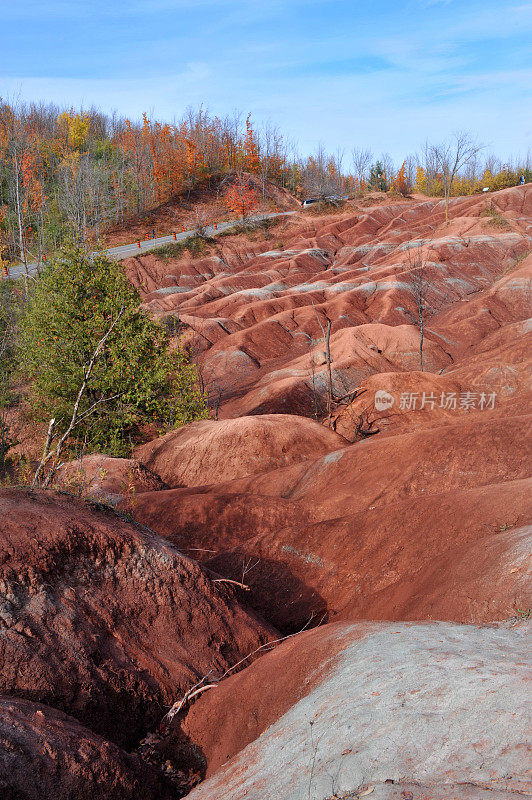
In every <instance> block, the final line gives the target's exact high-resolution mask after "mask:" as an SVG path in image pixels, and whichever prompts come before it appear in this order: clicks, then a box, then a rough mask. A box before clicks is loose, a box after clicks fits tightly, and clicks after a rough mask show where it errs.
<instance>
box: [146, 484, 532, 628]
mask: <svg viewBox="0 0 532 800" xmlns="http://www.w3.org/2000/svg"><path fill="white" fill-rule="evenodd" d="M531 488H532V484H531V481H530V479H524V480H516V481H510V482H500V483H497V484H492V485H484V486H480V487H473V488H470V489H460V488H453V489H451V490H450V491H447V492H441V493H438V492H434V491H433V492H430V493H425V492H423V491H421V492H420V493H419V494H416V495H414V496H411V497H409V498H407V499H406V500H400V501H396V502H392V503H383V504H381V505H379V506H375V505H372V506H370V507H369V508H368V509H365V508H362V509H358V510H357V511H351V512H349V510H348V506H347V503H344V508H343V515H342V516H336V515H335V516H333V518H331V519H328V520H324V521H322V522H319V523H317V522H315V521H314V520H315V513H314V508H313V505H312V503H311V504H309V506H307V505H306V504H303V503H301V502H297V501H289V500H286V499H283V498H266V497H261V496H249V495H247V496H246V495H228V494H222V495H213V494H212V493H209V492H207V493H204V494H200V493H195V494H194V493H193V492H194V490H185V491H186V493H185V492H184V490H175V491H174V492H168V493H167V492H162V493H152V494H145V495H140V496H139V498H138V506H137V507H136V508H135V511H134V513H135V514H136V515H138V517H139V518H140V519H143V520H145V521H147V522H148V523H149V524H151V525H153V526H155V527H156V528H158V529H159V530H160V531H161V532H162V533H164V534H165V535H166V536H167V537H168V538H170V539H171V540H172V541H174V542H175V543H176V544H177V546H179V547H186V548H188V549H189V551H190V552H191V553H192V554H193V555H194V556H195V557H197V558H198V559H200V560H201V561H203V562H206V563H207V565H208V566H209V567H211V568H212V569H214V570H215V571H216V572H218V573H220V574H222V575H224V576H227V577H228V578H230V579H233V580H237V581H239V582H244V583H245V584H246V585H247V586H248V587H249V589H250V591H249V593H247V594H246V601H247V602H248V603H249V604H250V605H252V606H253V607H254V608H255V609H256V610H257V611H258V612H259V613H260V614H261V615H263V616H264V617H266V618H267V619H269V620H270V622H271V623H272V624H273V625H275V627H277V628H279V629H281V630H283V631H285V632H294V631H297V630H300V629H301V627H303V626H304V625H307V624H308V623H309V622H310V623H311V624H313V625H315V624H317V623H319V622H322V621H324V620H333V619H337V618H339V617H341V618H347V619H402V620H405V619H407V620H414V619H448V620H456V621H458V622H493V621H496V620H504V619H507V618H508V617H510V616H512V615H513V614H515V613H516V612H517V609H523V608H524V609H526V608H529V607H530V605H532V597H531V596H530V572H529V570H528V569H527V564H526V562H527V554H528V553H529V552H530V530H527V529H524V530H521V529H520V526H522V525H523V524H525V523H527V522H528V520H529V519H530V517H531V514H532V504H531V500H530V497H531V496H532V495H531Z"/></svg>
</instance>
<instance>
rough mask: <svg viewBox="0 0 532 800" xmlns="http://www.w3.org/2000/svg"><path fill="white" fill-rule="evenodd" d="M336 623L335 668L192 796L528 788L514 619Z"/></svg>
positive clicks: (374, 795) (405, 795)
mask: <svg viewBox="0 0 532 800" xmlns="http://www.w3.org/2000/svg"><path fill="white" fill-rule="evenodd" d="M361 626H363V627H364V628H366V630H365V632H364V633H363V636H362V638H360V627H361ZM325 627H326V628H327V627H328V626H325ZM336 627H337V630H338V634H337V635H338V636H340V637H343V638H344V640H345V647H344V649H342V650H341V652H340V653H339V654H338V655H337V656H336V657H335V665H334V667H333V669H332V670H330V669H329V670H328V671H327V674H326V675H324V676H323V677H320V678H319V679H318V681H317V682H316V684H315V685H314V688H313V689H312V690H311V691H310V693H309V694H307V696H306V697H303V698H302V699H300V700H299V701H298V702H296V703H295V704H294V705H293V706H292V707H291V708H290V710H289V711H288V712H287V713H285V714H284V715H283V716H281V718H280V719H278V720H277V722H275V723H274V724H273V725H271V726H270V727H269V728H268V729H267V730H265V731H264V733H263V734H262V735H261V736H260V737H259V738H258V739H257V740H255V741H254V742H252V743H251V744H249V745H248V746H247V747H246V748H245V749H244V750H242V751H241V752H240V753H238V754H237V755H236V756H235V757H234V758H233V759H232V760H231V761H229V762H228V763H227V764H226V765H224V766H223V767H221V769H219V770H218V772H217V773H215V775H214V776H213V777H212V778H210V779H209V780H207V781H206V782H204V783H203V784H201V785H200V786H199V787H197V788H196V789H195V790H194V791H193V792H192V793H191V794H190V795H189V798H190V800H244V798H245V800H266V798H268V800H329V799H330V798H357V797H363V796H364V797H365V796H368V797H371V800H388V799H389V798H401V800H440V799H441V800H462V799H464V800H466V799H467V800H481V799H482V800H484V798H485V800H502V798H514V797H515V798H518V797H519V798H521V797H522V796H523V795H527V794H528V792H530V791H531V790H532V787H531V785H530V784H529V783H528V782H527V778H526V741H527V738H526V737H527V723H528V722H529V714H527V713H526V709H527V702H528V701H527V684H526V678H527V667H526V655H527V638H526V629H525V625H524V624H523V623H522V622H516V623H515V624H514V625H513V626H510V625H507V626H501V627H476V626H469V625H455V624H450V623H445V622H437V623H425V624H418V623H380V624H378V623H373V624H371V625H368V624H367V623H355V624H349V623H346V624H344V625H338V626H336ZM323 631H324V629H323V628H321V629H317V630H316V631H315V632H314V635H316V636H320V635H323ZM357 631H358V633H357ZM281 646H282V645H281ZM266 658H268V656H264V659H266ZM277 663H278V662H277ZM263 666H264V664H263ZM252 668H253V667H251V669H252ZM272 679H275V676H272ZM285 679H286V678H285V677H283V676H281V675H280V674H279V672H278V677H277V680H278V681H279V682H282V681H284V680H285ZM529 710H530V706H528V711H529ZM212 722H213V724H215V720H213V721H212ZM368 790H369V791H368ZM364 792H367V795H366V794H364Z"/></svg>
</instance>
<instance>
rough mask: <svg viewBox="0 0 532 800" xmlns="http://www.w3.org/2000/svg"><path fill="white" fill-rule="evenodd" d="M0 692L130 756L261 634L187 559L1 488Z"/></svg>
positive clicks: (120, 527)
mask: <svg viewBox="0 0 532 800" xmlns="http://www.w3.org/2000/svg"><path fill="white" fill-rule="evenodd" d="M0 515H1V518H2V528H1V541H2V551H1V552H2V562H1V565H0V585H1V587H2V597H1V602H2V605H1V609H0V626H1V639H0V693H2V694H4V695H11V696H16V697H20V698H25V699H29V700H33V701H37V702H42V703H45V704H47V705H50V706H53V707H55V708H57V709H60V710H62V711H65V712H67V713H68V714H70V715H72V716H74V717H75V718H76V719H77V720H79V721H80V722H81V723H82V724H84V725H86V726H87V727H90V728H91V730H93V731H94V732H95V733H98V734H101V735H104V736H106V737H107V738H110V739H111V740H113V741H115V742H116V743H117V744H119V745H122V746H124V745H127V746H131V745H132V744H134V743H135V742H136V741H138V740H139V738H140V737H141V736H142V735H144V733H145V732H146V731H147V730H148V729H149V728H150V727H153V726H154V725H155V724H157V723H158V721H159V720H160V719H161V717H162V716H163V714H164V713H165V709H166V708H168V707H169V706H170V705H171V704H172V703H173V702H174V701H175V699H176V698H177V697H179V696H180V695H181V694H183V693H184V692H185V691H186V690H187V689H188V688H189V687H190V686H191V685H192V684H194V683H195V682H196V680H197V679H198V678H200V677H201V676H203V675H205V674H206V673H208V672H209V671H212V673H213V674H216V673H223V672H224V671H225V670H226V669H227V668H228V667H230V666H232V665H233V664H235V663H236V662H237V661H239V660H240V659H241V658H242V657H244V656H246V655H247V654H248V653H250V652H252V651H253V650H255V649H256V648H257V647H258V646H259V645H260V644H262V643H263V642H264V641H266V640H267V639H268V637H271V636H272V635H273V631H271V629H269V628H268V627H267V626H265V625H264V624H263V623H261V622H260V621H259V620H257V619H256V618H254V617H253V616H252V615H250V614H249V613H248V612H246V611H245V610H244V609H243V608H242V607H241V606H240V605H239V604H238V603H237V602H236V601H235V600H234V599H233V598H232V596H231V592H230V590H229V589H228V588H227V587H226V585H225V584H218V583H213V582H212V580H211V579H210V578H209V577H207V575H206V574H205V573H204V572H203V571H202V569H201V568H200V567H199V566H198V564H197V563H196V562H195V561H192V560H190V559H188V558H185V557H184V556H183V555H181V554H180V553H179V552H178V551H177V550H175V549H174V548H173V547H172V546H171V545H170V544H168V543H167V542H164V541H163V540H161V539H159V538H158V537H157V536H154V535H153V534H151V533H150V532H149V531H147V530H145V529H141V528H139V527H137V526H135V525H133V524H131V523H129V522H126V521H124V520H122V519H120V518H119V517H117V516H116V515H114V514H113V513H112V512H111V511H109V510H105V508H104V509H103V510H99V509H98V508H96V507H94V506H92V507H91V506H90V505H87V504H84V503H82V502H80V501H75V500H73V499H71V498H68V497H61V496H59V495H54V494H49V493H43V492H32V491H20V490H14V489H12V490H5V489H4V490H2V491H1V492H0Z"/></svg>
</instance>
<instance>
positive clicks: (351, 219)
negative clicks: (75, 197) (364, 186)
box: [127, 185, 532, 418]
mask: <svg viewBox="0 0 532 800" xmlns="http://www.w3.org/2000/svg"><path fill="white" fill-rule="evenodd" d="M492 213H496V214H498V215H499V216H498V217H497V218H496V219H498V220H499V223H500V219H501V215H502V223H500V224H494V223H493V217H492ZM531 215H532V187H531V186H530V185H527V186H524V187H515V188H513V189H506V190H503V191H501V192H497V193H494V194H493V195H491V196H490V198H485V197H479V196H474V197H468V198H454V199H453V200H452V202H451V204H450V220H449V222H445V210H444V203H443V201H441V200H438V199H435V200H432V199H431V200H427V199H426V198H425V199H422V200H420V199H413V200H408V201H406V202H404V201H402V202H397V203H393V202H392V203H388V204H384V205H377V206H373V207H368V208H366V209H358V210H356V209H354V208H347V209H346V211H345V212H342V213H341V214H339V215H335V216H334V217H333V218H331V217H313V218H309V217H308V216H305V215H304V214H296V215H294V217H292V218H291V219H290V220H289V221H286V222H284V223H283V224H282V226H281V227H280V228H279V229H278V230H275V231H274V233H273V236H274V240H273V242H272V240H271V238H270V239H267V238H264V239H263V240H262V241H260V240H256V241H249V239H248V238H246V235H245V234H242V236H241V237H240V238H239V237H235V238H234V239H232V240H231V242H230V243H229V242H224V241H221V240H220V242H219V243H218V244H217V245H215V246H214V248H213V251H212V253H211V254H210V255H209V257H208V258H202V259H196V260H194V259H192V260H191V259H185V260H181V261H176V262H175V263H166V262H165V263H163V262H159V263H158V262H157V260H156V257H155V256H151V257H149V258H151V259H152V260H151V261H149V262H148V261H146V264H145V266H143V263H144V262H143V261H142V259H130V260H129V261H128V262H127V271H128V274H130V275H131V276H134V280H135V282H136V283H138V284H140V285H142V284H145V298H146V307H147V308H148V309H150V310H151V311H152V312H153V313H155V314H156V315H159V316H161V317H168V316H172V315H179V317H180V319H181V321H182V323H183V324H184V325H185V326H186V329H187V331H186V337H187V342H188V344H189V345H190V346H191V348H192V350H193V351H194V352H195V353H196V354H197V360H198V363H199V366H200V369H201V370H202V374H203V378H204V381H205V385H206V387H207V390H208V392H209V394H210V395H211V398H212V402H214V401H215V398H216V403H217V405H219V406H220V416H221V417H226V418H227V417H229V418H233V417H237V416H242V415H243V414H249V413H255V414H256V413H297V414H302V415H305V416H309V417H310V416H314V415H315V414H316V409H318V413H319V414H323V413H324V411H323V409H324V404H325V400H326V393H327V375H326V366H325V363H324V361H323V360H322V361H321V363H320V362H319V354H320V353H321V352H322V351H323V350H324V332H325V327H326V322H325V318H326V317H328V318H329V319H330V320H331V323H332V337H331V340H332V345H333V363H332V370H333V381H334V391H335V394H336V395H337V396H343V395H345V394H347V393H349V392H351V391H353V390H354V389H356V388H357V387H358V386H359V385H360V383H361V382H362V381H363V380H366V379H367V378H369V377H370V376H371V375H373V374H375V373H376V372H391V371H403V370H412V369H418V368H419V366H420V364H419V358H418V351H419V333H418V331H417V329H415V328H412V314H414V316H415V302H414V300H413V297H412V269H413V268H414V267H415V266H416V263H417V261H418V260H419V258H420V254H421V256H422V258H423V260H424V262H425V276H426V282H427V286H428V287H429V288H428V296H429V307H430V311H429V312H427V313H428V316H429V317H430V319H429V320H426V322H427V323H428V324H426V325H425V355H426V361H425V364H424V370H425V371H426V370H429V371H432V372H439V371H440V370H441V369H444V370H445V369H448V368H449V367H450V366H451V365H452V364H450V362H453V361H456V360H457V359H458V358H460V357H462V355H463V354H464V353H466V352H468V351H470V348H471V345H473V346H474V345H475V344H476V343H478V342H479V341H480V340H481V339H482V337H484V336H486V335H487V334H490V333H493V332H495V331H497V330H498V329H499V328H500V327H501V326H504V325H508V324H511V323H515V322H517V321H518V320H522V319H524V318H526V317H527V316H529V314H530V269H531V264H532V262H531V257H530V255H528V254H529V253H530V247H531V244H532V238H531V236H530V232H531V228H530V216H531ZM275 239H278V241H277V242H275ZM142 258H144V257H142ZM146 258H148V257H146ZM373 325H379V326H380V327H381V328H382V332H381V333H380V334H379V337H378V338H379V341H381V340H382V341H383V342H384V347H381V345H380V344H379V341H372V342H370V341H367V337H363V340H362V341H358V339H359V336H360V335H361V334H362V333H363V331H360V330H359V326H362V327H363V328H365V327H366V326H368V327H367V331H368V332H369V331H370V327H369V326H373ZM407 328H410V332H409V334H408V336H406V333H405V332H406V329H407ZM344 329H351V333H349V332H348V331H345V332H344ZM401 331H403V333H401ZM401 336H402V338H403V340H402V341H401V342H400V343H399V346H393V347H392V348H391V357H390V353H389V352H388V351H389V350H390V342H392V340H393V339H394V338H399V339H401ZM370 338H371V337H370ZM392 343H393V342H392ZM335 349H336V351H337V352H334V350H335ZM311 356H318V362H317V363H316V359H315V358H314V359H313V358H311Z"/></svg>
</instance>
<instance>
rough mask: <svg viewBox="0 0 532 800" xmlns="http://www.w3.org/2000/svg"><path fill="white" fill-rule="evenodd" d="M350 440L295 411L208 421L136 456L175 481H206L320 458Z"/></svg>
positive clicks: (169, 435)
mask: <svg viewBox="0 0 532 800" xmlns="http://www.w3.org/2000/svg"><path fill="white" fill-rule="evenodd" d="M342 445H345V440H344V439H343V438H342V437H341V436H338V434H336V433H334V432H333V431H331V430H329V429H327V428H324V427H323V425H320V424H319V423H317V422H315V421H313V420H309V419H305V418H303V417H296V416H291V415H281V414H275V415H273V414H272V415H267V414H265V415H263V416H254V417H243V418H241V419H237V420H222V421H214V420H204V421H201V422H193V423H191V424H189V425H186V426H184V427H183V428H179V429H178V430H176V431H171V432H170V433H167V434H166V435H165V436H162V437H161V438H160V439H154V440H153V441H152V442H148V444H145V445H142V446H141V447H138V448H137V450H136V451H135V455H136V457H137V458H138V460H139V461H141V462H142V463H143V464H144V465H145V466H146V467H148V468H149V469H150V470H153V471H154V472H156V473H157V474H158V475H160V476H161V478H162V479H163V480H164V481H166V483H168V484H169V485H170V486H174V487H175V486H179V485H181V486H202V485H206V484H212V483H220V482H221V481H227V480H232V479H234V478H241V477H245V476H247V475H253V474H256V473H259V472H268V471H270V470H272V469H275V468H277V467H282V466H285V465H288V464H294V463H297V462H299V461H304V460H305V459H308V458H315V457H316V456H318V455H323V454H325V453H328V452H330V451H331V450H336V449H338V448H339V447H342Z"/></svg>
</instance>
